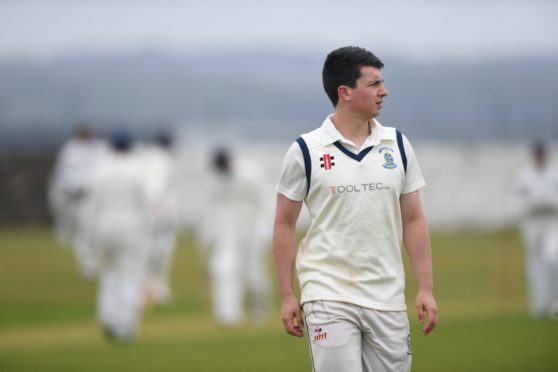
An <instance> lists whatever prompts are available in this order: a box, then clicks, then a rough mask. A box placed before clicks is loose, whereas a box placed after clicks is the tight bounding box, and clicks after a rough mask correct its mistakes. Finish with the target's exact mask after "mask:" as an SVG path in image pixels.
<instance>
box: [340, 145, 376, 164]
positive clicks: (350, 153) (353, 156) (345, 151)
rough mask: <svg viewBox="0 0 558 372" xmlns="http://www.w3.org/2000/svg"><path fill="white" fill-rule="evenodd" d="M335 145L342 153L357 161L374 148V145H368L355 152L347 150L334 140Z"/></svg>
mask: <svg viewBox="0 0 558 372" xmlns="http://www.w3.org/2000/svg"><path fill="white" fill-rule="evenodd" d="M333 144H334V145H335V147H337V148H338V149H339V150H341V152H342V153H344V154H345V155H347V156H348V157H350V158H352V159H354V160H356V161H358V162H359V163H360V161H361V160H362V159H364V157H365V156H366V155H368V153H369V152H370V151H371V150H372V149H373V148H374V146H370V147H367V148H365V149H364V150H362V151H361V152H359V153H358V154H355V153H353V152H351V151H349V150H347V149H346V148H345V147H344V146H343V145H342V144H341V142H339V141H335V142H334V143H333Z"/></svg>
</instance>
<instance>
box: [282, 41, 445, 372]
mask: <svg viewBox="0 0 558 372" xmlns="http://www.w3.org/2000/svg"><path fill="white" fill-rule="evenodd" d="M382 67H383V63H382V62H381V61H380V59H378V58H377V57H376V56H375V55H374V54H372V53H371V52H369V51H367V50H365V49H362V48H357V47H344V48H340V49H337V50H334V51H333V52H331V53H330V54H329V55H328V56H327V58H326V61H325V63H324V67H323V72H322V74H323V76H322V77H323V84H324V89H325V91H326V93H327V95H328V97H329V98H330V100H331V101H332V103H333V106H334V107H335V112H334V113H333V114H332V115H330V116H328V117H327V118H326V119H325V121H324V122H323V124H322V126H321V127H320V128H318V129H316V130H314V131H312V132H309V133H306V134H303V135H302V136H301V137H300V138H299V139H297V140H296V142H294V143H293V145H292V146H291V147H290V149H289V150H288V152H287V154H286V156H285V159H284V162H283V167H282V172H281V176H280V179H279V182H278V185H277V192H278V194H277V208H276V216H275V226H274V241H273V254H274V259H275V266H276V272H277V277H278V283H279V287H280V293H281V297H282V307H281V317H282V321H283V323H284V327H285V330H286V331H287V332H288V333H289V334H291V335H293V336H298V337H302V336H303V329H302V327H303V325H304V324H306V333H307V337H308V340H309V344H310V353H311V359H312V363H313V370H314V371H315V372H325V371H339V372H341V371H343V372H348V371H350V372H360V371H374V372H377V371H409V370H410V368H411V349H410V336H409V323H408V319H407V314H406V305H405V298H404V285H405V278H404V270H403V263H402V256H401V246H402V243H403V242H404V243H405V247H406V250H407V254H408V255H409V257H410V261H411V264H412V267H413V270H414V272H415V276H416V279H417V282H418V294H417V296H416V309H417V312H418V318H419V321H420V322H421V323H423V324H424V328H423V333H424V334H425V335H427V334H429V333H430V332H431V331H432V329H433V328H434V327H435V326H436V323H437V305H436V302H435V300H434V296H433V293H432V286H433V280H432V259H431V248H430V238H429V233H428V226H427V224H426V220H425V218H424V214H423V211H422V207H421V203H420V197H419V191H418V190H419V189H420V188H421V187H423V186H424V184H425V183H424V180H423V177H422V174H421V171H420V168H419V165H418V162H417V159H416V157H415V154H414V151H413V148H412V147H411V145H410V143H409V141H408V140H407V138H406V137H404V136H403V135H402V134H401V132H399V131H397V130H396V129H395V128H390V127H384V126H382V125H381V124H380V123H379V122H378V121H377V120H375V118H376V117H377V116H378V115H379V114H380V111H381V109H382V105H383V103H384V100H385V98H386V97H387V95H388V91H387V89H386V87H385V85H384V78H383V76H382V73H381V71H380V70H381V68H382ZM303 202H304V203H305V204H306V206H307V208H308V211H309V214H310V218H311V225H310V228H309V229H308V232H307V234H306V237H305V238H304V239H303V240H302V242H301V243H300V246H299V247H298V250H297V248H296V242H295V230H296V221H297V219H298V216H299V213H300V210H301V207H302V203H303ZM295 261H296V269H297V274H298V281H299V284H300V289H301V299H300V301H299V300H298V299H297V298H296V297H295V294H294V290H293V270H294V266H295ZM303 314H304V318H305V319H304V321H303Z"/></svg>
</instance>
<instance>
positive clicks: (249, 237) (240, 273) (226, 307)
mask: <svg viewBox="0 0 558 372" xmlns="http://www.w3.org/2000/svg"><path fill="white" fill-rule="evenodd" d="M213 168H214V172H213V175H212V178H211V181H210V185H211V186H210V187H209V190H210V191H209V195H208V196H209V200H208V207H207V211H206V217H205V218H204V223H203V225H202V232H201V240H202V243H203V244H204V245H205V246H207V247H208V249H209V275H210V285H211V292H212V293H211V296H212V303H213V315H214V318H215V320H216V321H217V322H218V323H219V324H221V325H225V326H233V325H238V324H239V323H241V322H242V321H243V320H244V303H245V300H247V302H248V304H249V307H250V309H249V310H250V320H252V321H253V322H255V323H259V322H261V321H263V320H264V318H265V316H266V315H267V313H268V310H269V308H270V300H271V298H270V289H271V283H270V273H269V269H268V263H267V257H268V250H267V248H268V247H269V245H270V242H271V230H269V231H268V232H267V233H266V229H265V228H264V227H263V226H264V223H265V221H264V218H263V216H264V211H265V204H264V203H265V201H264V199H263V198H264V196H263V195H264V190H262V188H263V186H262V183H260V182H258V179H257V177H258V175H259V172H258V171H257V169H256V165H255V164H252V165H248V164H243V165H242V166H241V165H240V164H237V163H236V162H235V163H233V161H232V158H231V155H230V153H229V152H228V151H227V150H219V151H217V152H216V154H215V156H214V159H213ZM268 225H270V221H268Z"/></svg>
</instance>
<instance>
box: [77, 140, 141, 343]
mask: <svg viewBox="0 0 558 372" xmlns="http://www.w3.org/2000/svg"><path fill="white" fill-rule="evenodd" d="M112 145H113V151H112V155H111V156H110V159H109V160H107V161H106V162H104V163H103V165H102V166H101V167H100V169H99V172H98V175H97V177H96V179H95V182H94V183H93V185H92V187H91V192H90V195H89V197H88V198H87V204H86V208H85V209H84V215H83V218H84V220H85V221H87V222H88V223H89V229H88V232H89V239H90V241H91V249H92V252H93V253H94V254H95V256H96V257H97V260H98V261H97V263H98V274H99V289H98V298H97V312H98V320H99V322H100V324H101V326H102V328H103V330H104V331H105V334H106V335H107V336H108V337H109V338H110V339H113V340H119V341H126V340H131V339H133V338H134V336H135V334H136V329H137V327H138V324H139V321H140V318H141V314H142V308H143V303H144V294H145V285H146V278H147V260H148V255H149V248H150V242H151V240H152V235H151V232H152V208H151V206H152V201H151V199H150V196H149V191H148V186H147V182H146V179H145V177H146V174H145V170H144V168H143V163H142V161H141V160H142V159H143V158H142V157H141V156H138V155H137V154H136V153H135V152H134V151H133V146H132V140H131V137H130V136H129V135H128V134H126V133H124V132H123V133H119V134H117V135H115V136H114V137H113V139H112Z"/></svg>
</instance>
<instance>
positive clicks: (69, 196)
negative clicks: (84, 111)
mask: <svg viewBox="0 0 558 372" xmlns="http://www.w3.org/2000/svg"><path fill="white" fill-rule="evenodd" d="M107 153H108V146H107V144H106V142H105V141H104V140H101V139H99V138H97V137H96V136H95V133H94V132H93V130H92V129H91V128H90V127H89V126H86V125H83V126H80V127H79V128H78V129H77V131H76V136H75V137H73V138H71V139H70V140H68V141H67V142H66V143H65V144H64V145H63V146H62V148H61V149H60V151H59V153H58V156H57V158H56V164H55V168H54V171H53V173H52V177H51V180H50V185H49V190H48V200H49V204H50V207H51V211H52V214H53V218H54V228H55V232H56V237H57V239H58V241H59V242H60V244H62V245H63V246H71V247H72V248H73V249H74V253H75V255H76V258H77V261H78V264H79V267H80V270H81V272H82V274H83V275H84V276H85V277H87V278H89V279H91V278H92V277H93V275H94V273H93V271H94V270H93V265H94V264H93V261H92V258H91V256H90V255H89V252H90V250H89V249H88V244H89V242H88V241H87V240H86V239H85V238H84V236H83V234H82V227H81V226H80V224H79V221H80V219H79V218H78V216H79V214H80V210H81V208H82V207H83V201H84V199H85V198H86V196H87V194H88V193H89V189H90V186H91V182H92V179H93V177H94V176H95V173H96V172H97V169H98V167H99V164H100V163H101V162H102V161H103V159H104V158H105V156H106V155H107Z"/></svg>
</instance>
